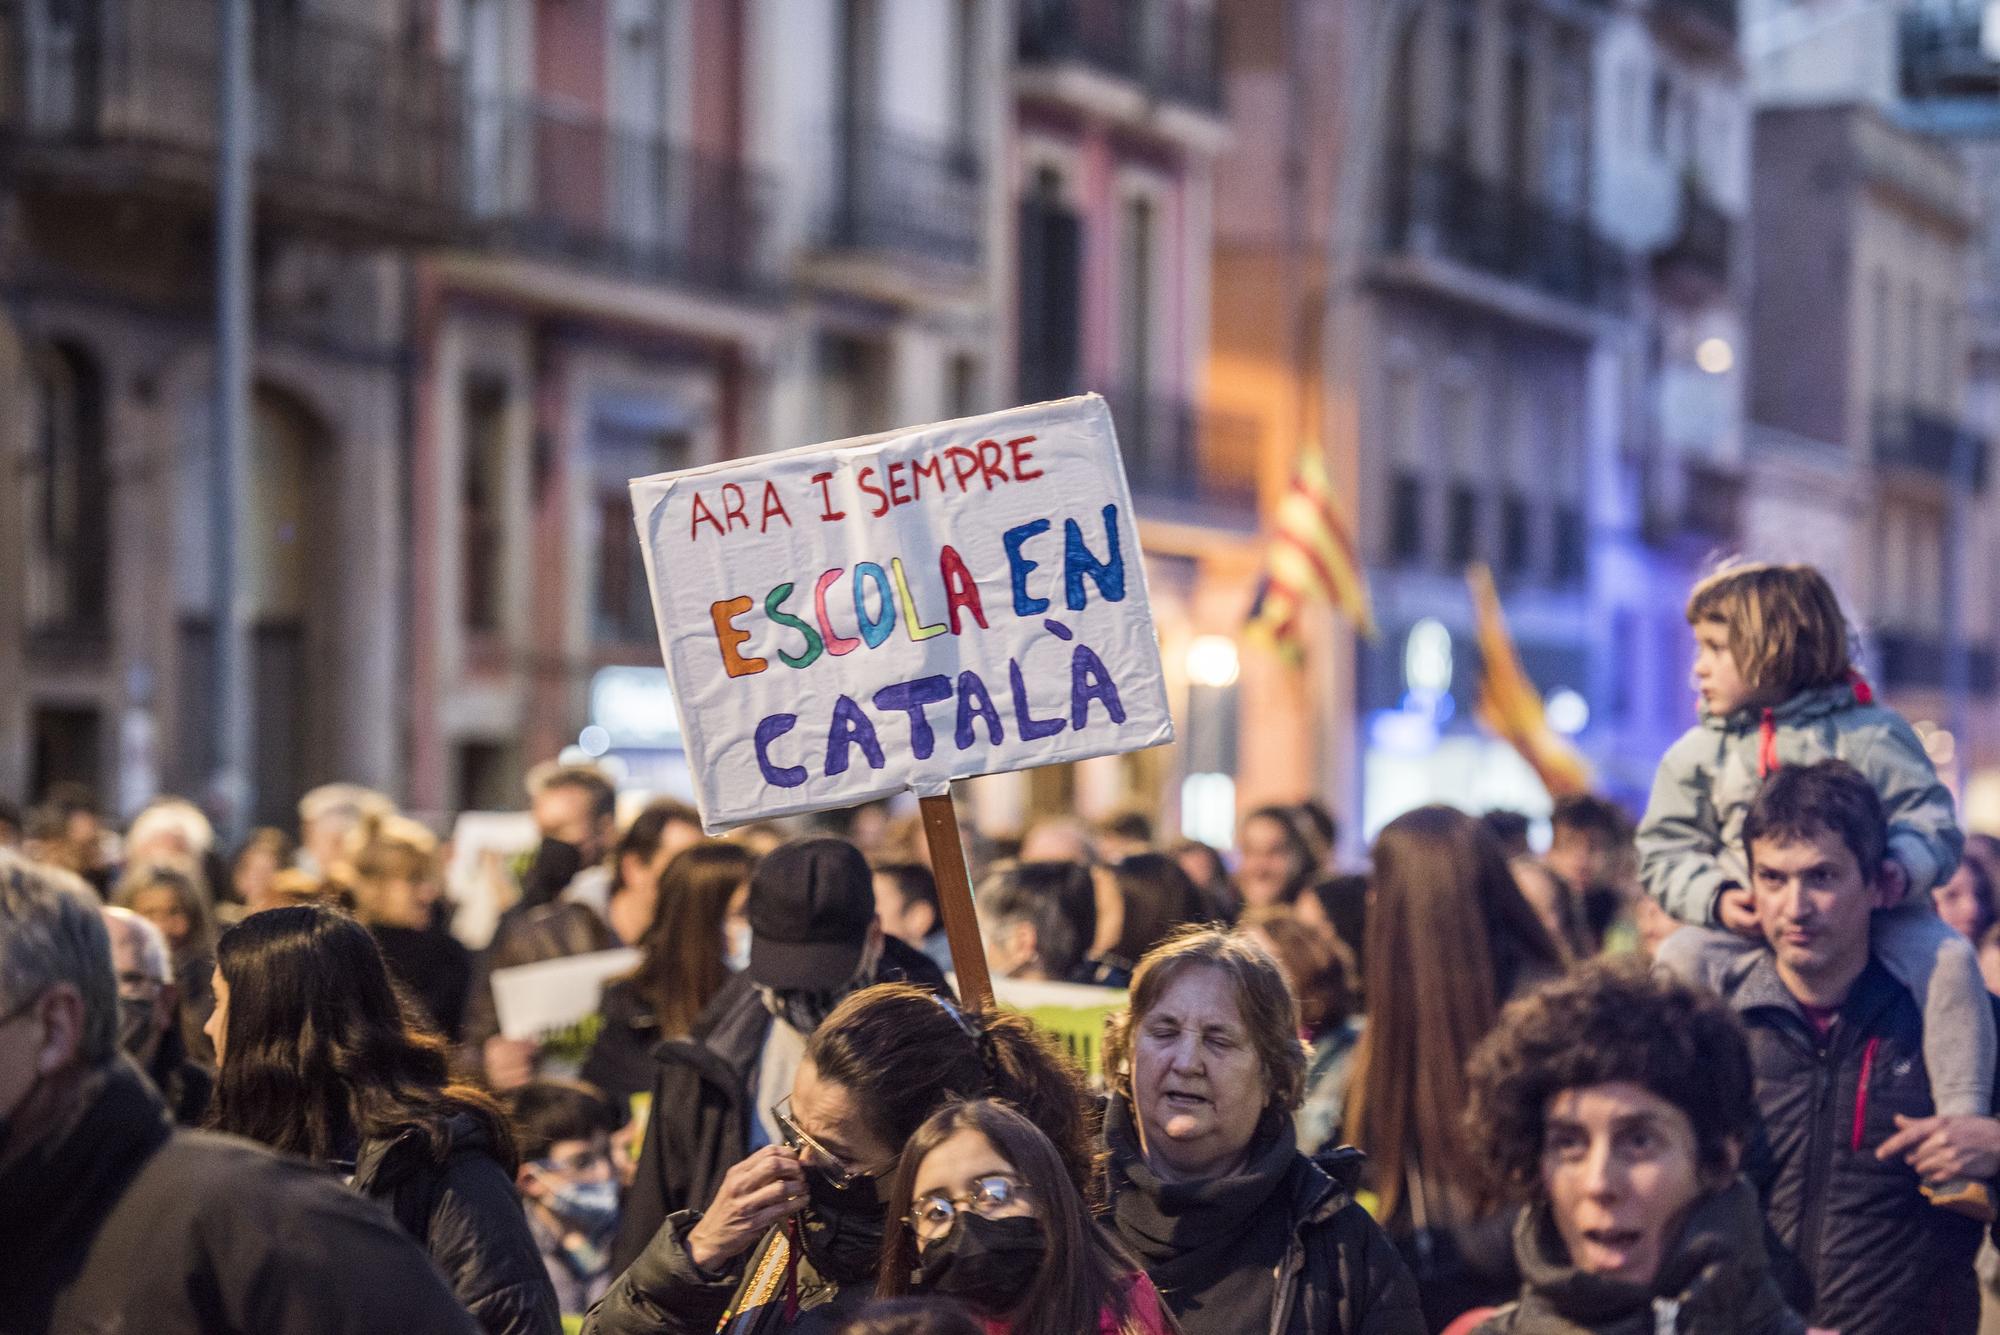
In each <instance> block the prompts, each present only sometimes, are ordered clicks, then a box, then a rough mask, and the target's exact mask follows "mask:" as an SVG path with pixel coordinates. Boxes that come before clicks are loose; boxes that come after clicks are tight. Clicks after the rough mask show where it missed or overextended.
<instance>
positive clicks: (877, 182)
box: [814, 123, 984, 270]
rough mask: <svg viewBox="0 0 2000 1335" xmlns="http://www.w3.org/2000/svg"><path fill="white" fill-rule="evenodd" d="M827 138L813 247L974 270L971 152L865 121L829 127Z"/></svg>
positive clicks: (980, 208)
mask: <svg viewBox="0 0 2000 1335" xmlns="http://www.w3.org/2000/svg"><path fill="white" fill-rule="evenodd" d="M832 140H833V144H832V163H833V171H832V176H831V180H830V184H829V188H828V190H827V192H826V195H825V197H824V200H823V201H822V206H821V208H820V210H819V213H818V217H817V219H816V224H817V225H816V229H815V237H814V239H815V241H816V242H817V243H818V245H819V246H820V247H822V248H823V249H826V250H830V251H854V252H865V253H868V254H871V255H875V256H878V257H882V258H886V259H889V260H890V261H892V262H894V261H898V260H916V261H919V262H923V263H928V264H932V265H938V266H943V267H947V268H951V269H958V270H971V269H974V268H976V267H977V266H978V264H979V259H980V255H981V252H982V249H983V245H982V241H983V232H984V228H983V226H982V222H983V218H984V199H983V196H982V193H981V170H980V162H979V156H978V154H977V153H976V152H974V151H973V150H972V149H971V148H970V147H969V146H965V145H957V144H950V143H946V142H942V141H938V140H931V139H925V138H922V137H920V136H916V135H910V134H905V133H902V132H900V131H896V130H890V129H886V128H884V127H882V126H880V125H872V124H865V123H854V124H849V125H845V126H841V127H838V128H836V130H835V131H834V133H833V135H832Z"/></svg>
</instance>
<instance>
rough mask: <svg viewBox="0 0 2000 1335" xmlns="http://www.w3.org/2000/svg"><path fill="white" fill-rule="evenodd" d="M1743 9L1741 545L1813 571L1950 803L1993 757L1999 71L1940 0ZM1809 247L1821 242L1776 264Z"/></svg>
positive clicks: (1962, 11)
mask: <svg viewBox="0 0 2000 1335" xmlns="http://www.w3.org/2000/svg"><path fill="white" fill-rule="evenodd" d="M1753 4H1754V10H1753V12H1754V13H1755V14H1756V16H1757V18H1758V26H1757V29H1756V32H1757V40H1756V42H1755V44H1754V45H1753V46H1752V48H1751V49H1750V51H1749V55H1750V59H1751V62H1752V73H1753V82H1754V85H1755V90H1756V95H1757V98H1758V103H1759V108H1760V110H1759V114H1758V121H1757V136H1758V148H1757V151H1758V155H1759V156H1758V161H1759V163H1760V167H1759V172H1758V179H1757V189H1756V203H1755V214H1756V217H1755V233H1756V235H1755V238H1754V247H1755V250H1756V254H1757V283H1758V291H1759V294H1760V301H1759V307H1758V319H1757V327H1756V329H1755V330H1754V331H1753V336H1752V359H1751V366H1752V400H1751V417H1752V420H1753V422H1754V423H1755V425H1754V426H1753V428H1752V440H1751V449H1750V453H1749V464H1750V467H1751V474H1750V486H1749V489H1748V492H1747V496H1748V498H1749V501H1748V504H1747V506H1746V510H1745V518H1744V538H1745V545H1746V548H1747V549H1748V550H1751V551H1753V552H1755V553H1757V554H1760V555H1767V556H1773V557H1785V558H1791V559H1810V560H1815V561H1821V562H1824V563H1825V564H1826V566H1827V568H1828V569H1829V570H1830V571H1832V572H1834V574H1835V578H1836V580H1837V582H1838V583H1839V584H1840V586H1841V589H1842V592H1843V594H1844V595H1845V596H1846V597H1847V599H1848V602H1849V606H1850V609H1851V611H1852V612H1853V613H1854V615H1855V617H1856V619H1857V621H1858V622H1859V623H1860V626H1859V629H1860V630H1861V632H1862V634H1863V637H1864V643H1865V648H1866V651H1867V653H1866V660H1867V666H1868V668H1869V670H1870V672H1871V674H1872V675H1873V677H1874V678H1875V681H1876V683H1877V686H1878V688H1879V689H1880V690H1881V691H1882V692H1883V694H1884V696H1885V698H1886V699H1887V700H1888V701H1889V702H1890V703H1891V704H1892V705H1894V706H1895V707H1896V708H1897V709H1899V710H1900V711H1901V712H1903V713H1904V715H1905V716H1906V717H1908V718H1909V719H1910V720H1911V721H1912V722H1913V723H1914V724H1915V725H1916V727H1917V729H1918V731H1919V733H1920V734H1921V735H1922V736H1923V737H1924V738H1925V741H1926V746H1927V747H1928V748H1929V749H1930V752H1931V755H1932V759H1933V760H1934V761H1935V762H1936V763H1937V764H1938V766H1939V769H1940V771H1941V772H1942V773H1944V774H1945V775H1946V777H1947V779H1948V780H1949V781H1951V782H1953V783H1955V784H1959V785H1960V787H1961V792H1962V793H1964V792H1967V791H1969V788H1968V785H1970V784H1971V783H1972V782H1973V781H1975V780H1978V779H1980V778H1981V777H1982V776H1985V777H1987V778H1988V779H1989V781H1991V780H1992V779H1994V778H1995V777H1996V772H1995V767H1996V765H2000V710H1996V708H1995V706H1996V703H2000V696H1996V687H2000V681H1996V669H1995V653H1994V651H1995V638H1994V637H1995V634H1996V625H1995V618H1994V613H1993V600H1994V595H1995V585H1994V584H1993V575H1992V572H1993V570H1994V568H1995V557H1996V555H2000V547H1996V541H2000V525H1996V515H1995V509H1994V492H1993V489H1992V488H1991V486H1990V485H1989V484H1988V481H1987V470H1988V468H1989V467H1990V453H1991V449H1992V444H1991V442H1992V440H1993V439H1994V438H1995V433H1996V432H2000V416H1996V415H1995V414H1994V404H1995V402H1996V394H1995V385H1996V381H1995V380H1994V378H1993V372H1992V370H1991V368H1992V367H1993V365H1994V360H1993V356H1992V354H1991V353H1990V351H1986V349H1989V348H1990V347H1992V346H1993V345H1994V339H1995V329H1994V326H1993V322H1992V319H1991V316H1990V313H1989V310H1990V307H1991V304H1992V296H1991V292H1992V288H1991V278H1990V271H1991V266H1990V263H1989V262H1988V257H1989V256H1990V255H1991V253H1992V248H1993V246H1994V244H1995V242H1994V237H1995V235H1996V222H1995V216H1994V215H1993V214H1992V213H1991V212H1990V211H1988V210H1987V209H1986V207H1985V206H1984V201H1985V200H1986V199H1990V198H1993V197H1995V189H1996V187H1995V185H1994V181H1993V171H1994V168H1995V166H1996V159H1995V155H1994V153H1993V151H1992V148H1991V141H1992V136H1993V134H1994V132H1995V129H1996V126H2000V120H1996V108H2000V79H1996V66H1995V64H1994V62H1992V61H1991V60H1990V59H1989V58H1988V57H1986V56H1985V55H1984V54H1983V52H1982V49H1981V45H1980V32H1979V24H1978V20H1977V15H1975V14H1972V13H1971V12H1970V11H1969V10H1968V8H1967V7H1966V6H1963V5H1955V4H1950V3H1942V2H1939V0H1921V2H1913V3H1910V4H1905V5H1899V6H1870V5H1860V4H1856V3H1852V0H1815V3H1813V4H1809V5H1804V6H1799V7H1797V12H1793V11H1792V10H1789V9H1786V8H1785V7H1781V6H1776V5H1773V4H1771V3H1769V0H1753ZM1776 153H1785V154H1790V155H1793V156H1791V157H1789V158H1780V157H1774V156H1767V154H1776ZM1809 169H1810V170H1809ZM1817 245H1828V246H1838V247H1840V248H1839V249H1833V250H1828V251H1825V252H1823V254H1822V255H1821V258H1820V262H1819V263H1817V264H1814V263H1813V262H1812V261H1811V259H1809V258H1808V257H1806V256H1805V255H1802V254H1800V253H1798V252H1797V250H1796V248H1798V247H1802V246H1804V247H1812V246H1817ZM1767 357H1768V358H1770V359H1771V360H1769V361H1766V358H1767ZM1994 814H1996V815H2000V812H1996V813H1994Z"/></svg>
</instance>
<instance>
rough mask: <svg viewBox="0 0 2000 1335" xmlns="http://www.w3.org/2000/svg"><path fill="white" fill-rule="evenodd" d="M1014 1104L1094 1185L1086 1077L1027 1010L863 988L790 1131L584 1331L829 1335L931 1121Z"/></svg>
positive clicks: (818, 1053) (671, 1230)
mask: <svg viewBox="0 0 2000 1335" xmlns="http://www.w3.org/2000/svg"><path fill="white" fill-rule="evenodd" d="M982 1097H994V1098H1004V1099H1006V1100H1008V1101H1009V1102H1011V1103H1013V1104H1014V1105H1015V1106H1017V1107H1019V1108H1020V1109H1021V1110H1022V1111H1023V1112H1024V1113H1026V1114H1027V1116H1029V1117H1030V1118H1032V1119H1033V1121H1034V1123H1035V1124H1036V1125H1037V1126H1039V1127H1040V1128H1041V1129H1042V1131H1043V1132H1044V1133H1045V1134H1046V1136H1047V1138H1048V1140H1049V1142H1050V1144H1051V1145H1052V1146H1053V1150H1052V1153H1053V1155H1054V1160H1055V1162H1056V1163H1057V1164H1058V1165H1059V1166H1060V1176H1062V1177H1064V1178H1067V1180H1068V1185H1069V1189H1070V1190H1072V1191H1074V1192H1076V1193H1078V1194H1079V1195H1082V1194H1083V1193H1085V1192H1087V1190H1088V1189H1089V1182H1090V1172H1091V1149H1090V1139H1089V1132H1088V1129H1087V1125H1086V1110H1087V1106H1088V1104H1087V1095H1086V1093H1085V1090H1084V1085H1083V1078H1082V1075H1081V1073H1080V1072H1079V1071H1077V1069H1076V1068H1075V1067H1074V1066H1073V1065H1071V1064H1070V1062H1069V1061H1068V1059H1067V1058H1065V1057H1064V1056H1062V1055H1061V1054H1060V1053H1059V1052H1058V1051H1057V1050H1056V1049H1055V1047H1054V1046H1053V1045H1052V1044H1051V1043H1050V1042H1049V1040H1048V1039H1046V1038H1044V1037H1043V1036H1042V1035H1041V1034H1039V1033H1038V1032H1037V1031H1036V1029H1035V1028H1034V1026H1033V1025H1032V1024H1030V1023H1029V1022H1028V1020H1027V1019H1026V1018H1025V1017H1023V1016H1020V1015H1012V1014H1003V1013H999V1012H983V1013H979V1012H966V1011H962V1010H960V1009H959V1008H958V1007H957V1006H955V1005H953V1004H952V1003H951V1002H950V1001H948V1000H946V999H945V998H943V997H941V996H939V995H938V994H936V993H934V992H929V991H926V990H924V989H923V988H920V987H913V986H910V985H908V984H904V983H885V984H881V985H878V986H875V987H870V988H865V989H863V990H862V991H859V992H856V993H855V994H854V995H852V996H850V997H848V998H847V999H846V1000H845V1001H843V1002H841V1003H840V1005H839V1006H837V1007H836V1008H835V1009H834V1011H833V1013H832V1014H831V1015H829V1016H827V1018H826V1019H825V1020H824V1021H822V1022H821V1023H820V1024H819V1026H818V1027H817V1028H815V1029H814V1030H813V1033H812V1037H811V1039H810V1040H809V1041H808V1042H807V1044H806V1050H805V1054H804V1057H803V1059H802V1060H801V1061H800V1063H799V1067H798V1073H797V1076H796V1077H795V1078H794V1080H793V1081H792V1084H791V1087H790V1089H789V1090H788V1091H785V1097H783V1098H781V1099H779V1100H778V1101H777V1103H776V1106H775V1107H774V1108H773V1113H774V1121H775V1123H776V1125H777V1127H778V1128H779V1131H780V1136H779V1141H778V1143H776V1144H771V1145H766V1146H764V1147H762V1148H760V1149H757V1150H754V1151H753V1152H751V1153H750V1155H749V1156H748V1157H746V1158H745V1159H743V1160H742V1161H741V1162H740V1163H738V1164H736V1165H735V1166H734V1167H733V1168H731V1169H730V1170H729V1171H728V1172H727V1173H726V1174H725V1175H724V1176H723V1179H722V1184H721V1186H720V1187H719V1188H718V1189H717V1191H716V1193H715V1196H714V1199H713V1200H711V1201H710V1202H709V1204H708V1207H707V1209H705V1210H700V1211H696V1210H683V1211H680V1212H678V1213H675V1214H672V1215H669V1216H668V1217H667V1219H666V1222H665V1223H664V1224H662V1225H661V1227H660V1228H659V1230H658V1231H657V1232H656V1233H655V1234H654V1235H653V1238H652V1240H651V1241H650V1242H649V1243H648V1244H647V1245H646V1247H645V1249H644V1250H643V1251H641V1252H640V1253H639V1255H638V1257H637V1258H636V1259H635V1260H634V1261H633V1262H632V1264H631V1266H630V1267H629V1268H628V1269H627V1270H626V1271H625V1273H624V1274H623V1275H622V1276H620V1277H619V1279H618V1280H617V1281H616V1282H615V1283H613V1284H612V1286H611V1291H610V1292H609V1293H607V1294H606V1295H605V1296H604V1298H603V1299H602V1300H601V1301H600V1302H599V1303H598V1304H597V1306H596V1307H594V1308H592V1309H591V1312H590V1314H589V1316H587V1317H586V1318H585V1320H584V1327H583V1328H584V1331H585V1332H586V1335H648V1333H651V1332H666V1333H667V1335H695V1333H696V1332H699V1333H700V1335H710V1332H713V1331H717V1330H723V1331H727V1332H728V1333H729V1335H771V1333H772V1332H780V1331H783V1332H798V1333H800V1335H819V1333H822V1332H826V1333H830V1332H833V1331H836V1330H838V1329H839V1328H840V1325H841V1323H842V1321H844V1320H846V1319H847V1318H849V1317H851V1316H853V1315H854V1314H855V1312H856V1311H857V1310H858V1309H859V1308H860V1307H861V1306H862V1305H863V1304H865V1303H866V1302H867V1301H868V1300H869V1299H870V1298H871V1297H872V1296H873V1295H874V1293H875V1278H876V1272H877V1269H878V1267H879V1266H880V1264H881V1255H882V1247H883V1239H884V1236H885V1235H886V1234H887V1233H888V1231H889V1229H890V1227H891V1224H890V1220H891V1218H892V1215H891V1213H890V1208H889V1176H890V1174H891V1173H892V1172H893V1171H894V1170H895V1168H896V1166H897V1163H898V1158H899V1156H900V1155H901V1153H902V1150H903V1146H904V1144H905V1143H906V1142H907V1141H908V1140H909V1139H910V1137H911V1136H912V1135H913V1134H915V1132H916V1130H917V1128H918V1127H920V1126H921V1125H922V1124H923V1123H924V1121H925V1119H926V1118H928V1117H929V1116H930V1115H931V1114H932V1113H934V1112H936V1111H937V1110H938V1109H939V1108H941V1107H943V1106H945V1105H946V1104H948V1103H952V1102H955V1101H957V1100H961V1099H971V1098H982Z"/></svg>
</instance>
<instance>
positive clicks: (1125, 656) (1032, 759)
mask: <svg viewBox="0 0 2000 1335" xmlns="http://www.w3.org/2000/svg"><path fill="white" fill-rule="evenodd" d="M632 501H633V507H634V510H635V511H636V514H637V519H638V524H639V535H640V542H641V547H642V549H643V551H644V555H645V563H646V575H647V578H648V579H649V580H650V582H651V584H652V590H653V599H654V607H655V609H656V612H657V615H658V620H659V625H660V648H661V651H662V653H663V654H664V656H665V658H666V666H667V676H668V679H669V680H670V681H671V682H672V685H673V689H674V697H675V700H676V701H677V702H678V704H679V707H680V714H681V725H682V731H683V735H684V737H685V739H686V744H687V750H688V761H689V765H690V768H691V769H692V771H693V774H694V781H695V790H696V796H697V799H698V801H699V804H700V806H701V813H702V823H703V825H704V826H705V827H706V828H707V829H708V830H709V831H710V832H711V833H713V832H716V831H719V830H723V829H727V828H728V827H730V826H733V825H740V824H742V823H744V822H746V821H750V820H756V819H759V818H762V817H768V816H780V815H786V814H791V813H797V812H804V811H817V810H823V809H825V808H828V807H839V806H849V805H852V804H854V803H858V802H865V801H867V800H869V799H871V798H876V797H883V796H887V795H889V794H891V793H895V792H898V791H902V790H905V789H911V788H915V789H917V790H919V791H938V790H941V789H942V787H943V786H944V785H945V784H946V783H947V782H948V781H949V780H951V779H955V778H965V777H969V776H971V775H975V774H990V773H996V772H999V771H1002V770H1014V769H1023V768H1027V767H1029V766H1033V765H1047V764H1053V763H1056V762H1058V761H1066V760H1081V759H1084V758H1086V757H1089V756H1099V755H1107V754H1111V753H1114V752H1121V751H1133V750H1137V749H1139V748H1141V747H1147V746H1156V745H1159V744H1161V743H1163V742H1168V741H1171V740H1173V721H1172V718H1171V716H1170V714H1169V712H1168V708H1167V698H1166V688H1165V684H1164V682H1163V680H1162V678H1161V674H1160V654H1159V644H1158V641H1157V639H1156V637H1155V634H1154V630H1153V620H1152V612H1151V609H1150V607H1149V606H1148V604H1147V601H1146V576H1145V568H1144V564H1143V560H1142V557H1141V555H1140V551H1139V531H1138V524H1137V520H1136V518H1135V516H1134V515H1133V513H1132V501H1131V496H1130V494H1129V492H1128V491H1127V488H1126V485H1125V473H1124V469H1123V467H1122V465H1121V463H1120V461H1119V457H1118V444H1117V439H1116V437H1115V435H1114V434H1113V432H1112V427H1111V417H1110V414H1109V412H1107V411H1106V409H1105V406H1104V401H1103V400H1102V399H1100V398H1097V397H1096V396H1094V395H1090V396H1086V397H1083V398H1076V399H1064V400H1061V401H1059V402H1055V403H1044V404H1037V405H1034V406H1032V407H1027V408H1016V409H1013V410H1011V411H1008V412H1003V413H994V414H991V415H989V416H985V417H973V418H965V419H962V420H959V421H955V422H944V423H939V424H937V425H934V426H926V427H921V428H917V429H914V430H910V431H903V432H895V433H890V434H888V435H884V436H876V437H869V438H866V439H863V440H859V441H849V442H839V443H836V444H833V445H822V446H810V447H807V448H804V449H799V450H792V451H789V452H786V453H783V454H774V455H762V456H758V457H754V458H750V459H742V460H732V461H730V462H727V463H721V464H713V465H709V466H707V467H704V468H697V469H690V470H688V471H685V472H680V473H667V474H662V475H660V476H657V477H649V478H640V479H637V480H635V481H634V482H633V483H632Z"/></svg>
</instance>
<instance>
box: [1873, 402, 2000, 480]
mask: <svg viewBox="0 0 2000 1335" xmlns="http://www.w3.org/2000/svg"><path fill="white" fill-rule="evenodd" d="M1873 427H1874V432H1873V435H1874V446H1875V449H1874V453H1875V466H1876V468H1877V469H1880V470H1881V471H1883V472H1887V473H1897V474H1901V475H1903V476H1908V477H1918V478H1923V479H1927V480H1930V481H1933V482H1936V483H1938V484H1940V485H1942V486H1946V487H1958V486H1966V487H1969V488H1970V489H1971V490H1973V491H1984V490H1985V489H1986V455H1987V443H1986V438H1985V437H1983V436H1981V435H1979V434H1978V433H1977V432H1975V431H1973V430H1972V429H1971V428H1970V427H1968V426H1966V425H1965V424H1964V423H1962V422H1958V421H1955V420H1953V419H1952V418H1950V417H1947V416H1945V415H1944V414H1942V413H1936V412H1931V411H1929V410H1927V409H1923V408H1916V407H1911V406H1910V405H1908V404H1901V403H1878V404H1877V405H1876V406H1875V415H1874V423H1873Z"/></svg>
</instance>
